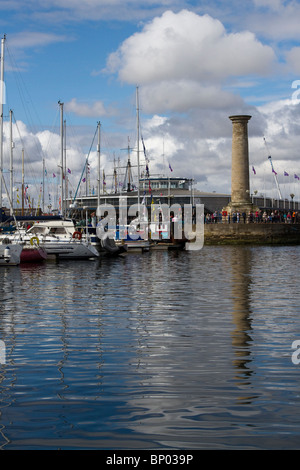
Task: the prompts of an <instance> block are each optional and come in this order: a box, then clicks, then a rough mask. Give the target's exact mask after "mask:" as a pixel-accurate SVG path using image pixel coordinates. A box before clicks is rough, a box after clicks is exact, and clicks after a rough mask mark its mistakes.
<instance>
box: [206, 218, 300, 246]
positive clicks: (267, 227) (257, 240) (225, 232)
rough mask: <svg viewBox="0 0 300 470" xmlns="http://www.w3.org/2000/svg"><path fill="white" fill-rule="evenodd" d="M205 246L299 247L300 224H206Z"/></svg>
mask: <svg viewBox="0 0 300 470" xmlns="http://www.w3.org/2000/svg"><path fill="white" fill-rule="evenodd" d="M204 244H205V245H230V244H231V245H234V244H236V245H240V244H249V245H251V244H256V245H298V244H300V224H284V223H258V224H256V223H249V224H247V223H246V224H244V223H235V224H227V223H217V224H205V225H204Z"/></svg>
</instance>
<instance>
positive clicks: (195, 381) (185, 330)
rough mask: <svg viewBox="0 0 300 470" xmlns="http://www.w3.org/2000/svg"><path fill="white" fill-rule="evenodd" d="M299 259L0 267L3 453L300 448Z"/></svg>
mask: <svg viewBox="0 0 300 470" xmlns="http://www.w3.org/2000/svg"><path fill="white" fill-rule="evenodd" d="M299 262H300V247H255V248H254V247H204V249H203V250H201V251H199V252H178V253H177V252H152V253H145V254H142V255H140V254H130V255H127V256H126V257H124V258H121V257H120V258H112V259H109V258H107V259H106V258H101V259H100V260H99V261H83V262H74V261H60V262H58V263H55V262H49V261H48V262H46V263H45V264H42V265H34V266H30V265H28V266H25V265H23V266H19V267H16V268H15V267H9V268H8V267H2V268H1V272H0V274H1V277H0V299H1V303H0V305H1V313H0V340H1V341H2V342H3V343H1V344H2V346H3V344H4V345H5V361H3V360H2V362H5V363H2V364H0V447H1V448H2V449H8V450H14V449H106V450H110V449H131V450H132V449H293V448H294V449H295V448H299V447H300V445H299V444H300V424H299V423H300V364H299V365H298V364H297V363H295V361H293V360H292V354H293V352H296V351H294V350H293V349H292V343H293V341H294V340H298V339H300V296H299ZM294 357H295V356H294ZM299 357H300V354H299Z"/></svg>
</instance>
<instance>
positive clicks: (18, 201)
mask: <svg viewBox="0 0 300 470" xmlns="http://www.w3.org/2000/svg"><path fill="white" fill-rule="evenodd" d="M17 204H20V199H19V188H18V189H17Z"/></svg>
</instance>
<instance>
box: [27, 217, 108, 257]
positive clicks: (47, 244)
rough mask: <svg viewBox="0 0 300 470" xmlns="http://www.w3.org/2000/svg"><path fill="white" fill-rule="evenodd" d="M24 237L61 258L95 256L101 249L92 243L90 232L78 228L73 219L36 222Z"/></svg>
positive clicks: (48, 253)
mask: <svg viewBox="0 0 300 470" xmlns="http://www.w3.org/2000/svg"><path fill="white" fill-rule="evenodd" d="M24 239H25V240H26V239H27V240H31V241H32V242H34V241H36V242H37V243H38V244H39V246H41V247H42V248H43V249H44V250H45V251H46V253H47V255H56V256H58V257H59V258H73V259H84V258H95V257H98V256H99V251H98V250H97V249H96V248H95V246H93V245H92V244H91V241H90V238H89V235H88V234H85V233H82V232H81V231H79V230H76V227H75V225H74V222H73V221H72V220H53V221H41V222H35V223H34V224H33V226H32V227H30V228H29V229H28V230H27V231H26V234H25V235H24Z"/></svg>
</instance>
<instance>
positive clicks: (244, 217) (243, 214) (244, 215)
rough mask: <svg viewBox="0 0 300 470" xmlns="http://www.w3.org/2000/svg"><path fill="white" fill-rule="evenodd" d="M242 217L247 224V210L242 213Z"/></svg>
mask: <svg viewBox="0 0 300 470" xmlns="http://www.w3.org/2000/svg"><path fill="white" fill-rule="evenodd" d="M242 217H243V219H244V224H245V223H246V212H243V213H242Z"/></svg>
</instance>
